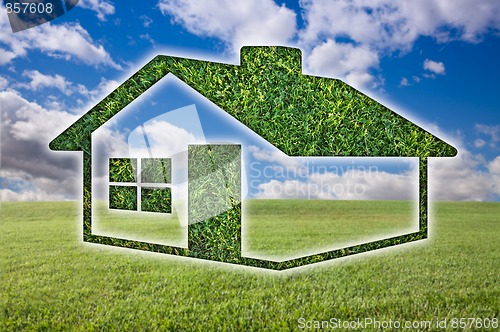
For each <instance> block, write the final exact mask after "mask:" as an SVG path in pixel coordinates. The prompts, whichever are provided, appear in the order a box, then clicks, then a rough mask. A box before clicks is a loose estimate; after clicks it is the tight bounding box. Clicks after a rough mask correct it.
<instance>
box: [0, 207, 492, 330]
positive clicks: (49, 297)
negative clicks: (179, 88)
mask: <svg viewBox="0 0 500 332" xmlns="http://www.w3.org/2000/svg"><path fill="white" fill-rule="evenodd" d="M432 211H433V214H432V215H431V219H430V229H431V236H430V239H429V240H426V241H420V242H418V243H413V244H407V245H403V246H401V247H399V248H393V249H385V250H381V251H378V252H373V253H368V254H363V255H357V256H352V257H349V258H346V259H340V260H336V261H332V262H327V263H322V264H318V265H315V266H311V267H306V268H299V269H294V270H291V271H285V272H274V271H263V270H260V269H255V268H244V267H240V266H231V265H227V264H218V263H207V262H203V261H197V260H193V259H187V258H178V257H170V256H166V255H159V254H152V253H141V252H136V251H131V250H126V249H119V248H112V247H105V246H99V245H94V244H84V243H83V242H82V241H81V221H80V220H81V215H80V213H81V212H80V208H79V206H78V204H76V203H74V202H61V203H51V202H47V203H2V205H1V209H0V214H1V218H0V244H1V250H0V264H1V269H0V278H1V279H0V292H1V297H0V330H1V331H4V330H5V331H10V330H12V331H19V330H47V331H57V330H85V331H87V330H120V331H121V330H132V331H141V330H174V331H192V330H199V331H210V330H232V331H262V330H268V331H269V330H271V331H273V330H279V331H282V330H285V331H286V330H297V329H298V328H299V322H303V323H304V322H313V321H314V320H329V319H331V318H338V319H341V320H355V319H357V318H360V319H365V318H372V319H377V320H379V321H384V320H387V321H388V320H392V321H395V320H400V321H432V324H435V322H436V320H437V319H440V320H441V321H442V320H443V319H445V318H447V321H448V328H450V329H451V325H450V324H451V319H452V318H460V317H476V318H483V319H485V318H490V319H491V318H495V319H498V316H499V310H500V300H499V299H500V286H499V285H500V277H499V276H500V245H499V237H500V217H499V216H500V204H499V203H472V202H471V203H461V202H460V203H444V202H443V203H436V204H435V205H433V209H432ZM270 236H271V235H270ZM277 241H279V239H277ZM300 318H303V319H304V320H300V321H299V319H300ZM365 327H368V329H372V327H373V326H365ZM424 330H425V329H424ZM431 330H435V327H434V325H432V328H431ZM490 330H493V329H490Z"/></svg>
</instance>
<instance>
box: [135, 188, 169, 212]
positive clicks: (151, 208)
mask: <svg viewBox="0 0 500 332" xmlns="http://www.w3.org/2000/svg"><path fill="white" fill-rule="evenodd" d="M141 210H142V211H146V212H161V213H172V195H171V192H170V188H141Z"/></svg>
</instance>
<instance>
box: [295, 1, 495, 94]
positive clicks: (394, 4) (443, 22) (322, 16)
mask: <svg viewBox="0 0 500 332" xmlns="http://www.w3.org/2000/svg"><path fill="white" fill-rule="evenodd" d="M300 5H301V7H302V8H303V10H304V14H303V16H304V20H305V21H306V27H305V28H304V29H303V30H302V31H300V32H299V36H300V40H299V45H300V46H301V47H302V48H303V49H304V50H306V52H310V53H311V54H313V53H314V52H315V50H316V48H318V47H322V45H323V44H325V40H326V41H327V42H326V43H328V41H331V42H330V43H332V45H334V46H336V45H338V44H341V45H342V44H349V45H352V46H351V48H350V49H349V48H347V47H346V46H344V47H343V53H344V54H343V57H341V58H340V60H342V61H341V63H339V62H335V61H333V60H331V61H330V63H326V62H327V61H328V60H329V59H328V52H325V54H324V55H323V56H321V57H318V56H316V57H315V58H312V59H309V68H310V69H311V70H313V72H315V73H318V69H321V70H322V71H325V72H326V73H329V71H328V70H329V68H330V72H334V73H337V75H339V76H337V77H339V78H342V79H345V78H346V77H348V76H349V75H351V73H355V74H356V75H358V76H359V75H360V74H361V73H363V74H364V75H365V79H364V80H361V81H359V83H363V81H364V84H361V85H365V86H370V85H372V86H373V77H372V79H369V77H370V76H371V74H370V69H373V68H376V66H377V65H378V60H377V61H375V59H378V58H380V57H382V56H384V55H386V54H388V53H392V52H407V51H410V50H411V49H412V47H413V44H414V42H415V41H416V40H417V39H418V38H419V37H421V36H430V37H433V38H435V39H436V40H437V41H438V42H446V41H450V40H457V39H458V40H465V41H468V42H477V41H479V40H480V39H481V37H482V35H483V34H485V33H486V32H487V31H489V30H494V31H495V30H496V31H499V30H500V3H499V2H498V1H496V0H486V1H482V2H481V5H478V3H477V1H475V0H460V1H453V2H450V1H448V0H438V1H436V0H421V1H396V0H338V1H331V0H302V1H300ZM471 13H474V14H473V15H472V14H471ZM340 40H341V41H342V42H340ZM354 49H359V50H364V52H363V53H364V54H365V58H364V61H363V59H361V60H360V59H359V53H357V52H354ZM332 51H333V53H332V54H333V55H332V58H334V59H337V60H339V58H338V52H339V51H338V50H335V49H333V47H332ZM336 52H337V53H336ZM369 54H371V57H370V56H369ZM351 57H352V59H353V60H352V61H349V59H350V58H351ZM367 60H371V61H367ZM352 64H358V66H355V67H354V66H353V65H352ZM428 65H429V69H430V70H432V71H433V72H434V73H439V74H444V65H443V64H442V63H437V62H435V63H431V62H430V63H428ZM429 77H433V76H432V75H429ZM346 80H347V79H346ZM415 81H416V82H418V81H417V80H415Z"/></svg>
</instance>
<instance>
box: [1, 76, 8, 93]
mask: <svg viewBox="0 0 500 332" xmlns="http://www.w3.org/2000/svg"><path fill="white" fill-rule="evenodd" d="M8 84H9V81H7V79H6V78H5V77H2V76H0V90H5V88H7V86H8Z"/></svg>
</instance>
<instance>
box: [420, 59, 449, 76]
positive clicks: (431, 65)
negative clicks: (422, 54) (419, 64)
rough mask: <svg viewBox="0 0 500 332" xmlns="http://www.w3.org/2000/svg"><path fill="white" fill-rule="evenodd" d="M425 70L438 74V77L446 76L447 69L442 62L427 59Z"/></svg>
mask: <svg viewBox="0 0 500 332" xmlns="http://www.w3.org/2000/svg"><path fill="white" fill-rule="evenodd" d="M424 69H425V70H428V71H430V72H433V73H434V74H438V75H444V74H445V68H444V64H443V63H442V62H437V61H433V60H429V59H425V61H424Z"/></svg>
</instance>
